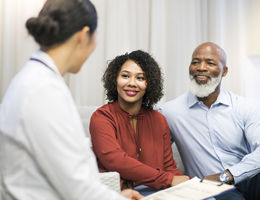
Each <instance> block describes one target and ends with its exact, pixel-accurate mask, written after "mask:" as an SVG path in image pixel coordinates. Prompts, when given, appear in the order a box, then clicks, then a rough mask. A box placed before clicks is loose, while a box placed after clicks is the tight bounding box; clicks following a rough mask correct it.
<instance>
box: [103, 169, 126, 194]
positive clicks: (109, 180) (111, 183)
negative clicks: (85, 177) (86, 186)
mask: <svg viewBox="0 0 260 200" xmlns="http://www.w3.org/2000/svg"><path fill="white" fill-rule="evenodd" d="M99 178H100V181H101V183H103V184H104V185H106V186H107V187H108V188H110V189H112V190H114V191H116V192H121V189H120V175H119V173H118V172H102V173H99Z"/></svg>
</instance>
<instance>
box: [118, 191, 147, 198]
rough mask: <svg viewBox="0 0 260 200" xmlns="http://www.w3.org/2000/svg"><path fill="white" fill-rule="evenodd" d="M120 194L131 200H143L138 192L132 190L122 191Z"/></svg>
mask: <svg viewBox="0 0 260 200" xmlns="http://www.w3.org/2000/svg"><path fill="white" fill-rule="evenodd" d="M120 194H121V195H123V196H124V197H126V198H129V199H131V200H139V199H142V198H143V196H142V195H141V194H140V193H139V192H137V191H135V190H132V189H126V190H123V191H122V192H120Z"/></svg>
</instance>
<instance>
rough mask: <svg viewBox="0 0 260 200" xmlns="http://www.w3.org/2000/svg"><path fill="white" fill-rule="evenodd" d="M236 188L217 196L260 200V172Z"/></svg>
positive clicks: (233, 199)
mask: <svg viewBox="0 0 260 200" xmlns="http://www.w3.org/2000/svg"><path fill="white" fill-rule="evenodd" d="M235 186H236V188H237V189H236V190H234V191H231V192H227V193H225V194H222V195H219V196H217V197H215V198H216V199H217V200H244V199H245V200H260V173H259V174H257V175H256V176H254V177H253V178H251V179H247V180H245V181H242V182H241V183H238V184H236V185H235Z"/></svg>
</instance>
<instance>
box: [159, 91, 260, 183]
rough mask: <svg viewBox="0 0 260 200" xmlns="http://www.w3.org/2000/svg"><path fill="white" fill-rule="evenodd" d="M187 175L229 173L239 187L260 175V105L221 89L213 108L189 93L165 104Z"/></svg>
mask: <svg viewBox="0 0 260 200" xmlns="http://www.w3.org/2000/svg"><path fill="white" fill-rule="evenodd" d="M159 111H160V112H161V113H162V114H163V115H164V116H165V117H166V118H167V121H168V124H169V127H170V130H171V134H172V137H173V140H174V141H175V142H176V145H177V147H178V150H179V152H180V155H181V158H182V161H183V164H184V167H185V170H186V173H187V174H188V175H189V176H191V177H194V176H198V177H200V178H202V177H204V176H207V175H210V174H216V173H220V172H221V171H223V170H225V169H229V171H230V172H231V173H232V175H233V176H234V181H235V183H239V182H241V181H242V180H245V179H247V178H249V177H253V176H254V175H256V174H258V173H259V172H260V112H259V108H257V104H256V103H253V102H252V101H250V100H248V99H246V98H243V97H240V96H237V95H235V94H233V93H231V92H229V91H226V90H224V89H221V91H220V94H219V96H218V98H217V100H216V102H215V103H214V104H212V105H211V107H210V108H208V107H207V106H205V105H204V103H203V102H201V101H199V100H198V98H197V97H196V96H195V95H193V94H191V93H190V92H187V93H185V94H183V95H182V96H180V97H178V98H176V99H174V100H172V101H169V102H167V103H165V104H164V105H163V106H161V108H160V109H159Z"/></svg>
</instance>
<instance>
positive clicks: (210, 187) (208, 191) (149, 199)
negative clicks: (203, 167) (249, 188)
mask: <svg viewBox="0 0 260 200" xmlns="http://www.w3.org/2000/svg"><path fill="white" fill-rule="evenodd" d="M232 190H235V186H234V185H228V184H225V183H221V182H217V181H210V180H205V179H199V178H198V177H194V178H192V179H190V180H188V181H186V182H183V183H180V184H178V185H176V186H173V187H170V188H167V189H165V190H161V191H159V192H156V193H154V194H151V195H149V196H146V197H145V198H143V200H155V199H160V200H173V199H174V200H201V199H205V200H206V199H209V198H211V197H214V196H218V195H220V194H223V193H226V192H229V191H232Z"/></svg>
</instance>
